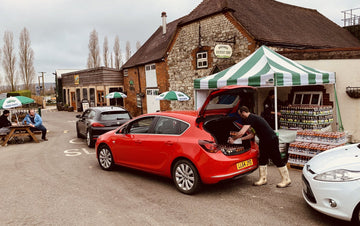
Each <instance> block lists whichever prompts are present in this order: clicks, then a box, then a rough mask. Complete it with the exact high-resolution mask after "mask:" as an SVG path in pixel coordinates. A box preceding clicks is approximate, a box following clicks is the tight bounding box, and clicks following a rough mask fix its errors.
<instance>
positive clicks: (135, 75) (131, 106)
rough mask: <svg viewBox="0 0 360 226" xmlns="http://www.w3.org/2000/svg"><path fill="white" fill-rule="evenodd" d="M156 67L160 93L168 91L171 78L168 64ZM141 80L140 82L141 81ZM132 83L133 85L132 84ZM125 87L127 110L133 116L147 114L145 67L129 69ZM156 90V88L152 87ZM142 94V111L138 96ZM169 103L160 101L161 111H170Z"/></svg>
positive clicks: (164, 63) (160, 63) (161, 63)
mask: <svg viewBox="0 0 360 226" xmlns="http://www.w3.org/2000/svg"><path fill="white" fill-rule="evenodd" d="M155 65H156V76H157V83H158V87H157V88H158V89H159V92H160V93H162V92H165V91H168V87H169V76H168V74H167V64H166V62H158V63H156V64H155ZM139 79H140V81H139ZM130 81H131V83H132V85H131V84H130ZM124 87H125V92H126V94H127V96H128V97H127V98H126V99H125V108H126V109H127V110H128V111H129V112H130V113H131V115H132V116H138V115H141V114H145V113H147V103H146V96H145V95H146V78H145V66H144V65H142V66H139V67H134V68H130V69H128V76H125V77H124ZM151 88H155V87H151ZM138 93H141V94H142V95H141V96H142V97H141V100H142V109H141V108H139V107H137V94H138ZM169 108H170V102H169V101H160V110H162V111H164V110H169Z"/></svg>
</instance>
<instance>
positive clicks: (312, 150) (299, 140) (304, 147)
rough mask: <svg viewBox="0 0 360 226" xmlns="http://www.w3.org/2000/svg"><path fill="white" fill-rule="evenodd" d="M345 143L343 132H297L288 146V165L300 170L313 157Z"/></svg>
mask: <svg viewBox="0 0 360 226" xmlns="http://www.w3.org/2000/svg"><path fill="white" fill-rule="evenodd" d="M345 143H346V136H345V132H322V131H313V130H298V131H297V133H296V140H295V142H292V143H290V145H289V149H288V154H289V159H288V165H289V167H291V168H302V167H303V166H304V165H305V164H306V163H307V161H309V160H310V159H311V158H312V157H314V156H315V155H317V154H319V153H321V152H323V151H327V150H329V149H332V148H335V147H338V146H342V145H344V144H345Z"/></svg>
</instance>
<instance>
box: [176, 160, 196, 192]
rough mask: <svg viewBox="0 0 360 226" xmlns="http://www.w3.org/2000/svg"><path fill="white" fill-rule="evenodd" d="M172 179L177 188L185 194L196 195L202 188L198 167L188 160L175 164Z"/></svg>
mask: <svg viewBox="0 0 360 226" xmlns="http://www.w3.org/2000/svg"><path fill="white" fill-rule="evenodd" d="M172 177H173V181H174V183H175V186H176V188H177V189H178V190H179V191H180V192H182V193H184V194H187V195H191V194H194V193H196V192H197V191H198V190H199V188H200V185H201V180H200V176H199V173H198V171H197V169H196V167H195V166H194V165H193V164H192V163H191V162H190V161H188V160H185V159H182V160H179V161H177V162H176V163H175V165H174V168H173V171H172Z"/></svg>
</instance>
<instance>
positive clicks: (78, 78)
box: [74, 75, 80, 85]
mask: <svg viewBox="0 0 360 226" xmlns="http://www.w3.org/2000/svg"><path fill="white" fill-rule="evenodd" d="M74 84H75V85H79V84H80V76H79V75H74Z"/></svg>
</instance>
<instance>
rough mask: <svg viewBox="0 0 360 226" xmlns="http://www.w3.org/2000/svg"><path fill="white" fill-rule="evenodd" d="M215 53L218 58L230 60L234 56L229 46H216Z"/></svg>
mask: <svg viewBox="0 0 360 226" xmlns="http://www.w3.org/2000/svg"><path fill="white" fill-rule="evenodd" d="M214 53H215V56H216V57H217V58H230V57H231V55H232V48H231V46H229V45H216V46H215V49H214Z"/></svg>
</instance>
